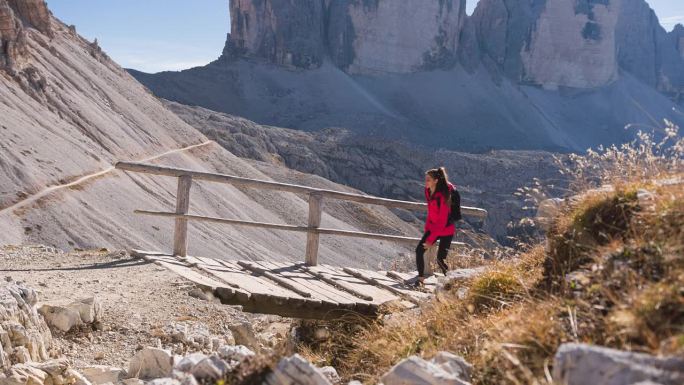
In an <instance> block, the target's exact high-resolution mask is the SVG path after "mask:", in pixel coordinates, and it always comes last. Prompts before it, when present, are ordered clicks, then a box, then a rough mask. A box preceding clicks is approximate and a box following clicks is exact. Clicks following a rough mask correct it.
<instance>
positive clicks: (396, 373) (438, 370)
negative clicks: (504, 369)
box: [380, 352, 472, 385]
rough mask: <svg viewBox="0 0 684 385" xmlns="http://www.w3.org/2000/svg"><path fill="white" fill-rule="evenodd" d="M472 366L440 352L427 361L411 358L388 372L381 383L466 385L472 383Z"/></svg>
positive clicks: (456, 357) (459, 358)
mask: <svg viewBox="0 0 684 385" xmlns="http://www.w3.org/2000/svg"><path fill="white" fill-rule="evenodd" d="M471 373H472V366H471V365H470V364H469V363H468V362H466V361H465V360H464V359H463V358H461V357H459V356H457V355H454V354H452V353H449V352H439V353H438V354H437V355H436V356H435V357H434V358H433V359H432V360H430V361H426V360H424V359H422V358H420V357H418V356H411V357H409V358H407V359H405V360H403V361H401V362H399V363H398V364H397V365H395V366H394V367H393V368H392V369H390V371H389V372H387V373H386V374H385V375H384V376H382V378H381V379H380V381H381V382H382V383H383V384H385V385H466V384H469V383H470V375H471Z"/></svg>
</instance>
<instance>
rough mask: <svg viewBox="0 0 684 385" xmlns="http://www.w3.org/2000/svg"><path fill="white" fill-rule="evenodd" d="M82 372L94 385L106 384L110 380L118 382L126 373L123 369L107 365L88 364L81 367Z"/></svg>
mask: <svg viewBox="0 0 684 385" xmlns="http://www.w3.org/2000/svg"><path fill="white" fill-rule="evenodd" d="M80 372H81V374H83V376H84V377H85V378H87V379H88V381H90V382H92V383H93V384H94V385H99V384H106V383H108V382H111V383H114V384H116V383H117V382H118V381H119V380H120V379H121V378H123V377H124V375H125V372H124V370H123V369H121V368H116V367H113V366H106V365H92V366H87V367H85V368H81V369H80Z"/></svg>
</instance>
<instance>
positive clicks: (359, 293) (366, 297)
mask: <svg viewBox="0 0 684 385" xmlns="http://www.w3.org/2000/svg"><path fill="white" fill-rule="evenodd" d="M302 269H303V270H304V271H306V272H307V273H309V274H311V275H313V276H314V277H316V278H318V279H320V280H321V281H323V282H325V283H327V284H329V285H332V286H334V287H337V288H339V289H341V290H344V291H346V292H347V293H350V294H351V295H354V296H356V297H358V298H361V299H363V300H365V301H370V302H373V296H371V295H368V294H366V293H364V292H362V291H360V290H356V289H355V288H354V287H353V286H351V285H348V284H346V283H344V282H343V281H336V280H334V279H333V278H331V277H329V276H327V275H325V274H324V273H322V272H318V271H314V270H312V269H311V268H310V267H309V266H304V267H302Z"/></svg>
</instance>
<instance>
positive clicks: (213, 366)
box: [192, 356, 229, 380]
mask: <svg viewBox="0 0 684 385" xmlns="http://www.w3.org/2000/svg"><path fill="white" fill-rule="evenodd" d="M228 369H229V368H228V366H227V365H226V364H225V362H223V361H221V359H220V358H218V357H215V356H214V357H206V358H205V359H203V360H201V361H200V362H198V363H197V364H196V365H195V366H193V367H192V375H193V376H195V378H197V379H198V380H217V379H219V378H221V377H222V376H223V375H224V374H225V373H226V372H227V371H228Z"/></svg>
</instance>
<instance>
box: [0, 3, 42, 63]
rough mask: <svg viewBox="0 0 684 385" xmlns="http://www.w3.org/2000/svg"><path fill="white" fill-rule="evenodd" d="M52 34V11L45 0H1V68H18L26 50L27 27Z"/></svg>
mask: <svg viewBox="0 0 684 385" xmlns="http://www.w3.org/2000/svg"><path fill="white" fill-rule="evenodd" d="M29 28H35V29H37V30H38V31H40V32H42V33H43V34H45V35H47V36H52V28H51V25H50V11H48V8H47V5H46V4H45V1H43V0H0V68H7V69H11V70H12V71H15V70H17V68H16V67H17V66H21V58H22V56H23V54H24V53H25V51H26V33H27V29H29Z"/></svg>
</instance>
